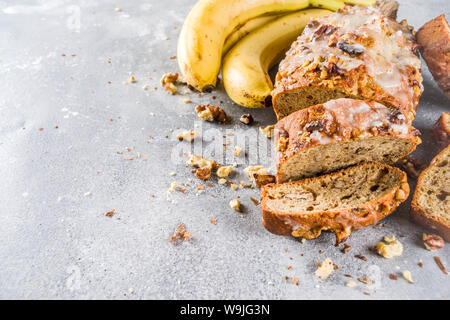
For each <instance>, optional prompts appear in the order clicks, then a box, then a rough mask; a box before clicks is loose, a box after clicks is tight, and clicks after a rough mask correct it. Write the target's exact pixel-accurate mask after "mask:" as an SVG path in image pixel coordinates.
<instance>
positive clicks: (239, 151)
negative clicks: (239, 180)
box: [233, 146, 242, 157]
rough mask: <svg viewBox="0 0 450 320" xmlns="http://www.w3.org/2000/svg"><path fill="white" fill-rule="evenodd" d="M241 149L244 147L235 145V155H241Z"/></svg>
mask: <svg viewBox="0 0 450 320" xmlns="http://www.w3.org/2000/svg"><path fill="white" fill-rule="evenodd" d="M241 151H242V148H241V147H239V146H235V147H234V151H233V154H234V156H235V157H237V156H239V155H240V154H241Z"/></svg>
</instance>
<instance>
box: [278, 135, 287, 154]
mask: <svg viewBox="0 0 450 320" xmlns="http://www.w3.org/2000/svg"><path fill="white" fill-rule="evenodd" d="M288 143H289V139H288V138H287V137H286V136H280V137H279V139H278V145H277V151H285V150H286V148H287V146H288Z"/></svg>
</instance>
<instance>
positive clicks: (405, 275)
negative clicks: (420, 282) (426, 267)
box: [402, 270, 414, 283]
mask: <svg viewBox="0 0 450 320" xmlns="http://www.w3.org/2000/svg"><path fill="white" fill-rule="evenodd" d="M402 275H403V278H405V279H406V280H407V281H408V282H409V283H414V281H413V279H412V276H411V271H409V270H405V271H403V273H402Z"/></svg>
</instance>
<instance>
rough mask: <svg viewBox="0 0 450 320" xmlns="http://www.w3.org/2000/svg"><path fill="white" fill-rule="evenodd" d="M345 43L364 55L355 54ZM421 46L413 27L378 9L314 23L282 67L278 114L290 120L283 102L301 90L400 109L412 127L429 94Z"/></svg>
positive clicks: (276, 89)
mask: <svg viewBox="0 0 450 320" xmlns="http://www.w3.org/2000/svg"><path fill="white" fill-rule="evenodd" d="M363 18H365V20H364V21H372V20H373V22H372V23H367V24H362V25H361V23H360V22H358V21H362V20H363ZM336 21H337V22H336ZM342 21H350V22H349V23H353V22H352V21H356V22H355V28H354V30H351V31H349V30H348V29H347V30H346V29H345V28H344V27H342V26H341V24H342ZM338 22H339V23H341V24H339V25H337V23H338ZM342 43H344V44H345V43H347V45H348V46H350V49H353V47H352V46H356V47H357V48H356V49H358V48H359V50H360V51H362V53H361V52H356V54H353V52H349V50H348V49H345V48H343V47H342ZM386 43H388V44H387V45H386ZM390 47H393V48H394V47H395V50H396V51H395V53H393V54H392V57H390V58H389V57H387V56H388V55H385V52H384V51H386V50H389V48H390ZM417 47H418V46H417V44H416V43H415V41H414V36H413V35H412V33H411V31H410V29H409V27H408V26H407V25H403V24H400V23H398V22H396V21H395V20H393V19H391V18H388V17H386V16H384V15H383V14H381V13H380V11H379V10H378V9H375V8H371V7H359V6H354V7H350V6H347V7H345V8H344V9H342V10H339V11H338V12H336V13H334V14H331V15H328V16H326V17H323V18H320V19H317V20H312V21H311V22H310V23H309V24H308V25H307V27H306V28H305V30H304V31H303V33H302V35H301V36H300V37H299V38H298V39H297V40H296V41H295V42H294V43H293V44H292V46H291V49H290V50H289V51H288V52H287V54H286V57H285V59H284V60H283V61H282V62H281V63H280V67H279V71H278V73H277V76H276V83H275V86H274V90H273V92H272V97H273V98H272V103H273V107H274V110H275V112H276V113H277V116H278V118H279V119H280V118H281V117H283V116H284V115H283V114H282V112H280V110H281V109H282V106H281V105H280V104H281V102H279V101H280V100H281V99H280V97H282V96H283V95H285V94H289V93H294V92H296V91H297V90H299V89H304V88H322V89H325V90H330V91H336V92H337V93H338V94H340V95H341V96H345V97H351V98H357V99H371V100H375V101H378V102H380V103H383V104H385V105H387V106H389V107H394V108H398V109H400V110H401V111H402V112H403V114H404V115H405V116H406V117H407V119H408V120H409V121H410V122H411V121H412V120H413V119H414V117H415V113H416V109H417V105H418V102H419V98H420V96H421V94H422V91H423V87H422V76H421V72H420V67H421V62H420V59H419V58H418V57H417V56H416V50H417ZM342 48H343V49H342ZM392 50H394V49H392ZM384 56H386V58H381V57H384ZM386 74H392V75H390V76H389V77H386ZM392 78H396V80H394V81H393V80H392ZM305 94H306V95H307V93H305Z"/></svg>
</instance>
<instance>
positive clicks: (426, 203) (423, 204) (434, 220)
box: [411, 146, 450, 242]
mask: <svg viewBox="0 0 450 320" xmlns="http://www.w3.org/2000/svg"><path fill="white" fill-rule="evenodd" d="M411 217H412V219H413V220H414V221H416V222H417V223H419V224H421V225H423V226H425V227H428V228H431V229H434V230H435V231H436V232H437V233H439V234H440V235H441V236H442V237H443V238H444V239H445V240H447V241H449V242H450V146H448V147H447V148H445V149H444V150H442V151H441V152H440V153H439V154H438V155H437V156H436V157H435V158H434V159H433V160H432V161H431V163H430V166H429V167H428V168H427V169H425V170H424V171H423V172H422V173H421V174H420V176H419V179H418V180H417V187H416V190H415V192H414V197H413V200H412V202H411Z"/></svg>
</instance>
